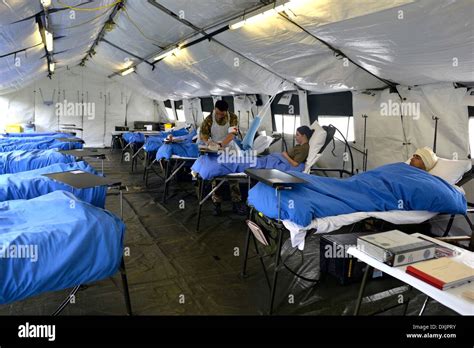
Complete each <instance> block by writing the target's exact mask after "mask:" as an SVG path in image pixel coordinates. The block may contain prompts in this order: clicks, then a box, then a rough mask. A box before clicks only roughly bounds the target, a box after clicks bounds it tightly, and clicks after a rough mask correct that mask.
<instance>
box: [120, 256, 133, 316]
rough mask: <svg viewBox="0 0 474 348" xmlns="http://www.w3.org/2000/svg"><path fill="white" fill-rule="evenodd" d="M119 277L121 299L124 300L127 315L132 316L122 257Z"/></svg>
mask: <svg viewBox="0 0 474 348" xmlns="http://www.w3.org/2000/svg"><path fill="white" fill-rule="evenodd" d="M120 275H121V276H122V285H123V297H124V299H125V306H126V308H127V314H128V315H132V303H131V301H130V292H129V291H128V281H127V271H126V270H125V261H124V259H123V256H122V261H121V263H120Z"/></svg>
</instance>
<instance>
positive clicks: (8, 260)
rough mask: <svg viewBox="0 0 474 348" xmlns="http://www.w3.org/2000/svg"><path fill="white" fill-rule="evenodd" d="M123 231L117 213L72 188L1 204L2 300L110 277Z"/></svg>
mask: <svg viewBox="0 0 474 348" xmlns="http://www.w3.org/2000/svg"><path fill="white" fill-rule="evenodd" d="M72 203H74V204H72ZM124 234H125V225H124V224H123V222H122V221H121V220H120V219H119V218H117V217H116V216H115V215H113V214H112V213H110V212H107V211H105V210H103V209H100V208H97V207H94V206H93V205H91V204H89V203H85V202H83V201H80V200H79V199H77V198H76V197H75V196H74V195H72V194H71V193H68V192H64V191H55V192H52V193H49V194H47V195H44V196H41V197H37V198H34V199H31V200H16V201H8V202H2V203H0V249H1V251H0V269H1V270H2V271H1V272H0V284H1V285H0V304H6V303H11V302H14V301H19V300H22V299H25V298H27V297H30V296H34V295H37V294H40V293H43V292H48V291H55V290H61V289H66V288H70V287H73V286H76V285H80V284H87V283H91V282H94V281H97V280H100V279H104V278H107V277H110V276H112V275H113V274H115V273H116V272H117V270H118V268H119V265H120V262H121V259H122V252H123V239H124ZM21 249H23V253H21V254H19V253H17V255H16V257H15V255H14V251H15V250H16V251H17V252H18V251H20V250H21ZM20 256H23V257H20Z"/></svg>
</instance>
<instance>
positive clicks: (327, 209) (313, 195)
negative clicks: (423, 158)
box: [248, 163, 467, 226]
mask: <svg viewBox="0 0 474 348" xmlns="http://www.w3.org/2000/svg"><path fill="white" fill-rule="evenodd" d="M290 173H291V174H293V175H295V176H298V177H300V178H302V179H304V180H306V181H307V182H308V183H307V184H298V185H295V186H294V187H293V189H292V190H287V191H281V219H282V220H286V219H288V220H291V221H293V222H295V223H297V224H299V225H301V226H307V225H309V224H310V222H311V221H312V220H313V219H315V218H322V217H326V216H335V215H341V214H350V213H356V212H374V211H390V210H426V211H431V212H436V213H447V214H465V213H466V207H467V204H466V199H465V197H464V195H463V194H462V193H460V192H459V191H458V190H456V189H455V188H454V187H453V186H451V185H450V184H449V183H447V182H446V181H444V180H443V179H441V178H439V177H437V176H434V175H431V174H429V173H427V172H426V171H424V170H421V169H418V168H415V167H412V166H409V165H408V164H405V163H394V164H388V165H385V166H381V167H379V168H376V169H373V170H370V171H367V172H365V173H362V174H358V175H354V176H353V177H350V178H346V179H335V178H327V177H321V176H314V175H308V174H304V173H299V172H290ZM248 203H249V204H250V205H252V206H254V207H255V208H256V209H257V210H258V211H260V212H262V213H263V214H265V215H266V216H268V217H270V218H274V219H275V218H277V217H278V208H277V207H278V200H277V196H276V195H275V190H274V189H272V188H271V187H270V186H267V185H265V184H263V183H258V184H257V185H255V186H254V187H253V188H252V189H251V190H250V191H249V197H248Z"/></svg>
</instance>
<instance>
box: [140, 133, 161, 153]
mask: <svg viewBox="0 0 474 348" xmlns="http://www.w3.org/2000/svg"><path fill="white" fill-rule="evenodd" d="M164 141H165V137H162V136H161V135H158V136H151V137H148V139H146V141H145V146H144V147H143V150H145V151H146V152H148V153H152V152H153V153H154V152H156V151H157V150H158V149H159V148H160V147H161V145H163V142H164Z"/></svg>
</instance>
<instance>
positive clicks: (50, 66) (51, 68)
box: [49, 62, 55, 73]
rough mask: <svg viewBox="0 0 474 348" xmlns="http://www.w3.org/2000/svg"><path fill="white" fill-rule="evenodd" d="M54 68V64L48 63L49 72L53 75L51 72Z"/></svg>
mask: <svg viewBox="0 0 474 348" xmlns="http://www.w3.org/2000/svg"><path fill="white" fill-rule="evenodd" d="M54 68H55V64H54V62H50V63H49V71H50V72H52V73H53V72H54Z"/></svg>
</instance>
